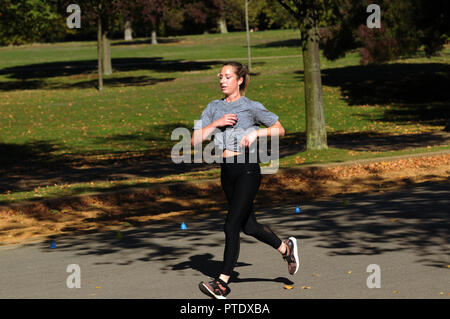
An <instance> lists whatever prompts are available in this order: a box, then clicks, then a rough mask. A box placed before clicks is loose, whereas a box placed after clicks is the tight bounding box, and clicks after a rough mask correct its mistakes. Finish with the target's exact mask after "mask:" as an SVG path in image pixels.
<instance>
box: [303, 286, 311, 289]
mask: <svg viewBox="0 0 450 319" xmlns="http://www.w3.org/2000/svg"><path fill="white" fill-rule="evenodd" d="M302 289H311V287H310V286H302Z"/></svg>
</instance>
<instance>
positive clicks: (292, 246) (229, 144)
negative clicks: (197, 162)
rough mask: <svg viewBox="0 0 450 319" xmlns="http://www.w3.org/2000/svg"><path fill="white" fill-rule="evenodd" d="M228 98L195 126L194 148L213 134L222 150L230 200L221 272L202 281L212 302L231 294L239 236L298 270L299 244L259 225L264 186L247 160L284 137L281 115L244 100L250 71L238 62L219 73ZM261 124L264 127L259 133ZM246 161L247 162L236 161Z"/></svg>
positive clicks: (223, 174)
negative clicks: (253, 150)
mask: <svg viewBox="0 0 450 319" xmlns="http://www.w3.org/2000/svg"><path fill="white" fill-rule="evenodd" d="M218 77H219V80H220V88H221V90H222V93H223V94H224V98H222V99H220V100H214V101H212V102H211V103H209V104H208V106H207V107H206V109H205V110H204V111H203V113H202V115H201V118H200V121H197V122H196V123H195V125H194V134H193V137H192V140H191V142H192V144H193V145H196V144H198V143H201V142H203V141H204V140H205V139H207V138H208V137H209V136H210V135H211V134H214V143H215V145H216V147H217V148H218V149H219V150H221V151H222V157H223V161H222V163H221V175H220V181H221V185H222V188H223V190H224V192H225V196H226V198H227V201H228V214H227V217H226V220H225V225H224V231H225V250H224V256H223V263H222V270H221V273H220V274H219V276H218V277H217V278H216V279H214V280H212V281H211V282H201V283H200V284H199V288H200V290H201V291H202V292H203V293H205V294H206V295H208V296H210V297H214V298H217V299H226V296H227V295H228V294H229V293H230V288H229V287H228V281H229V279H230V275H231V273H232V271H233V268H234V266H235V264H236V262H237V260H238V256H239V247H240V231H241V229H242V230H243V231H244V233H245V234H246V235H250V236H253V237H255V238H256V239H258V240H260V241H262V242H263V243H266V244H268V245H270V246H272V247H273V248H275V249H277V250H278V251H279V252H280V254H281V255H282V257H283V258H284V259H285V261H286V262H287V263H288V271H289V273H290V274H291V275H293V274H295V273H296V272H297V270H298V267H299V260H298V253H297V240H296V239H295V238H294V237H290V238H289V239H287V240H285V241H284V242H283V241H281V239H280V238H278V237H277V235H275V234H274V233H273V232H272V230H271V229H270V228H269V227H268V226H265V225H261V224H259V223H258V222H257V221H256V217H255V213H254V211H253V200H254V198H255V196H256V193H257V191H258V189H259V186H260V183H261V168H260V166H259V163H258V161H254V160H252V161H251V160H250V159H249V157H250V156H249V147H250V145H252V143H253V142H255V141H256V140H257V138H258V137H262V136H275V135H279V136H283V135H284V128H283V126H282V125H281V123H280V122H279V121H278V116H277V115H275V114H274V113H272V112H269V111H268V110H267V109H266V108H265V107H264V106H263V105H262V104H261V103H259V102H256V101H252V100H250V99H248V98H246V97H245V96H244V90H245V89H246V87H247V84H248V81H249V78H250V77H249V74H248V69H247V68H246V67H245V66H244V65H242V64H241V63H239V62H228V63H225V64H224V65H223V66H222V69H221V71H220V73H219V74H218ZM260 124H262V125H264V126H265V127H266V128H264V129H259V126H260ZM239 155H240V156H241V159H242V156H244V158H245V161H244V163H242V160H239V159H238V156H239Z"/></svg>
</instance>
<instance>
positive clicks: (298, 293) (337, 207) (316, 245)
mask: <svg viewBox="0 0 450 319" xmlns="http://www.w3.org/2000/svg"><path fill="white" fill-rule="evenodd" d="M449 194H450V184H449V183H425V184H421V185H417V186H415V187H413V188H406V189H402V190H398V191H393V192H386V193H375V194H360V195H354V194H353V195H348V196H347V197H346V198H345V200H343V199H339V200H320V201H319V200H317V201H310V202H304V203H299V207H300V210H301V211H300V213H296V212H295V206H285V207H272V208H265V209H258V211H257V215H258V216H259V219H260V221H261V222H264V223H267V224H269V225H271V227H272V228H273V230H274V231H275V232H276V233H278V234H279V235H280V237H282V238H286V237H288V236H296V237H297V238H298V239H299V241H300V259H301V267H300V269H299V271H298V273H297V274H296V275H295V276H290V275H289V274H288V273H287V267H286V265H285V264H284V262H283V261H282V259H281V257H280V256H279V254H278V253H277V252H276V251H274V250H273V249H272V248H270V247H269V246H266V245H264V244H262V243H259V242H256V241H255V240H254V239H252V238H250V237H248V236H246V235H244V234H242V243H241V250H240V258H239V261H238V265H237V267H236V268H235V273H234V274H233V277H234V279H233V282H232V283H231V285H230V287H231V289H232V292H231V295H230V296H229V299H233V298H239V299H241V298H243V299H246V298H271V299H282V298H283V299H284V298H293V299H307V298H388V299H390V298H437V299H448V298H450V295H449V293H450V285H449V283H450V281H449V279H450V276H449V273H450V268H449V267H450V266H449V265H450V258H449V229H450V227H449V209H448V208H449V207H450V196H449ZM223 217H224V215H223V214H218V215H214V216H210V217H208V218H207V219H204V220H198V219H197V220H196V219H193V218H192V217H189V218H190V219H186V220H185V223H186V225H187V229H186V230H181V229H180V224H178V223H177V224H174V223H168V222H167V221H166V222H159V223H155V224H152V225H150V226H146V227H142V228H137V229H130V230H127V231H123V232H122V233H121V236H117V233H114V232H108V233H97V234H89V235H83V236H77V237H69V236H67V237H63V238H57V239H56V240H55V244H56V247H55V248H50V246H49V244H50V242H49V240H45V241H41V242H34V243H26V244H21V245H13V246H1V247H0V298H139V299H140V298H175V299H178V298H180V299H185V298H188V299H198V298H205V296H204V295H203V294H202V293H201V292H200V291H199V290H198V288H197V285H198V283H199V282H200V281H201V280H204V279H207V278H208V277H211V276H215V275H216V274H217V271H218V270H219V267H220V261H221V258H222V254H223V239H224V235H223V232H222V224H223ZM70 264H77V265H78V266H79V267H80V283H81V288H71V289H69V288H68V287H67V285H66V280H67V278H68V276H69V275H71V273H68V272H67V267H68V265H70ZM371 264H375V265H378V266H379V270H380V272H379V274H380V277H379V279H380V285H381V287H380V288H372V289H369V288H368V286H367V278H368V277H369V276H371V275H372V274H373V275H374V274H375V273H372V272H367V267H368V266H369V265H371ZM286 284H288V285H291V286H293V287H294V288H293V289H290V290H287V289H284V286H285V285H286Z"/></svg>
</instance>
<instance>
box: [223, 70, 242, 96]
mask: <svg viewBox="0 0 450 319" xmlns="http://www.w3.org/2000/svg"><path fill="white" fill-rule="evenodd" d="M218 77H219V83H220V89H221V90H222V93H223V94H225V95H226V96H229V95H232V94H234V93H237V92H239V85H240V84H241V83H242V80H243V79H242V78H240V79H238V78H237V75H236V73H235V71H234V67H232V66H231V65H226V66H224V67H223V68H222V70H221V71H220V73H219V74H218Z"/></svg>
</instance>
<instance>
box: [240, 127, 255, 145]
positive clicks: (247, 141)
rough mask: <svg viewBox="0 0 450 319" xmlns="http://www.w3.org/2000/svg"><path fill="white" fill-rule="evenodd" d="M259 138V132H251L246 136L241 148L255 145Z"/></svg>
mask: <svg viewBox="0 0 450 319" xmlns="http://www.w3.org/2000/svg"><path fill="white" fill-rule="evenodd" d="M257 138H258V132H257V131H256V130H255V131H251V132H250V133H248V134H247V135H245V136H244V137H243V138H242V140H241V147H249V146H250V145H252V144H253V142H254V141H256V139H257Z"/></svg>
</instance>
